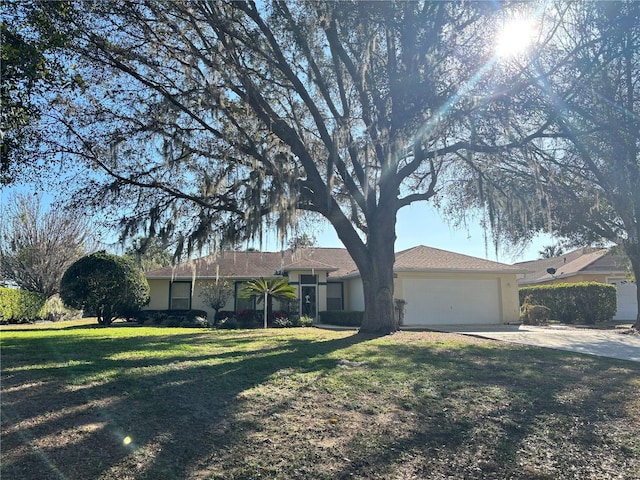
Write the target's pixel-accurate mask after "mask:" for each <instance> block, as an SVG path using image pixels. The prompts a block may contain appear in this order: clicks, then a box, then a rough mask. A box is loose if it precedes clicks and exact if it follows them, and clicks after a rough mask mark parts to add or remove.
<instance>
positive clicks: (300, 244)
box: [287, 233, 318, 250]
mask: <svg viewBox="0 0 640 480" xmlns="http://www.w3.org/2000/svg"><path fill="white" fill-rule="evenodd" d="M287 245H288V246H289V248H290V249H291V250H298V249H299V248H312V247H317V246H318V241H317V240H316V237H315V235H311V236H309V235H308V234H306V233H303V234H301V235H296V236H295V237H293V238H292V239H290V240H289V242H287Z"/></svg>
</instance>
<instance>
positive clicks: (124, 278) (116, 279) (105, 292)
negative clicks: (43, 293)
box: [60, 251, 149, 325]
mask: <svg viewBox="0 0 640 480" xmlns="http://www.w3.org/2000/svg"><path fill="white" fill-rule="evenodd" d="M60 297H61V298H62V301H63V302H64V303H65V305H67V306H70V307H73V308H82V309H85V310H89V311H91V312H93V313H94V314H95V315H96V316H97V317H98V323H100V324H102V325H109V324H111V322H113V320H114V319H116V318H118V317H130V316H132V315H134V314H135V312H137V311H138V310H140V308H141V307H142V306H144V305H146V304H147V303H148V302H149V283H148V282H147V278H146V277H145V276H144V273H142V270H140V269H139V268H137V267H136V265H135V264H134V263H133V261H132V260H131V259H129V258H126V257H119V256H117V255H112V254H110V253H107V252H104V251H101V252H96V253H93V254H91V255H87V256H86V257H82V258H81V259H80V260H78V261H76V262H75V263H73V264H72V265H71V266H70V267H69V268H68V269H67V271H66V272H65V273H64V276H63V277H62V282H61V284H60Z"/></svg>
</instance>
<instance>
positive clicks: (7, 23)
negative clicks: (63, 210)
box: [0, 0, 82, 185]
mask: <svg viewBox="0 0 640 480" xmlns="http://www.w3.org/2000/svg"><path fill="white" fill-rule="evenodd" d="M2 9H3V10H2V15H3V18H2V22H0V47H1V54H2V57H1V60H0V80H1V85H0V98H1V102H0V103H1V104H2V112H1V115H2V117H1V122H0V123H1V124H2V136H1V142H0V185H6V184H9V185H11V184H13V183H16V182H17V180H19V179H20V180H21V179H25V178H28V177H30V178H38V179H40V180H41V179H42V175H43V174H44V173H45V172H44V169H43V168H42V167H43V165H42V164H41V163H36V162H32V163H30V162H29V161H28V160H29V158H30V154H31V153H32V150H33V148H30V147H34V146H37V144H38V142H39V140H40V139H41V138H42V136H46V133H45V132H38V131H37V130H36V129H35V128H34V127H35V126H36V124H37V122H38V120H39V119H40V118H41V117H42V116H43V113H44V114H45V115H46V113H47V109H46V108H43V105H44V104H43V102H42V100H41V97H42V95H44V94H47V93H48V92H49V91H50V90H52V89H53V87H58V88H65V89H69V90H75V89H77V88H78V87H80V86H81V85H82V79H81V78H80V77H79V76H78V75H77V72H75V71H74V69H73V65H72V64H69V63H65V61H64V58H63V56H62V55H60V51H61V50H62V49H63V48H64V47H65V45H67V40H68V39H70V38H72V37H73V33H72V31H71V24H70V23H71V21H72V19H73V16H74V13H75V12H74V8H73V7H72V5H71V3H70V2H68V1H66V0H60V1H56V2H39V1H34V2H20V1H14V2H3V5H2ZM55 19H58V20H62V21H64V23H65V24H66V25H65V26H66V28H59V26H58V25H54V23H55V21H56V20H55ZM56 53H57V54H56ZM41 135H42V136H41ZM54 161H55V158H52V157H49V158H47V163H48V164H49V165H50V164H51V163H53V162H54ZM49 165H48V166H49Z"/></svg>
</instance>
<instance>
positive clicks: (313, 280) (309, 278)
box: [300, 275, 318, 285]
mask: <svg viewBox="0 0 640 480" xmlns="http://www.w3.org/2000/svg"><path fill="white" fill-rule="evenodd" d="M317 283H318V276H317V275H300V285H316V284H317Z"/></svg>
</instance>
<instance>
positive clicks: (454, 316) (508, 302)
mask: <svg viewBox="0 0 640 480" xmlns="http://www.w3.org/2000/svg"><path fill="white" fill-rule="evenodd" d="M394 270H395V271H396V282H395V288H394V290H395V291H394V295H395V298H397V299H402V300H404V301H405V302H406V305H405V309H404V319H403V321H402V324H403V325H404V326H407V327H418V326H429V325H499V324H503V323H515V322H518V321H519V317H520V304H519V299H518V279H517V276H518V275H519V274H522V273H524V270H522V269H520V268H517V267H512V266H511V265H505V264H503V263H498V262H492V261H490V260H485V259H482V258H476V257H470V256H467V255H461V254H458V253H453V252H448V251H445V250H438V249H435V248H429V247H424V246H419V247H414V248H412V249H409V250H405V251H402V252H399V253H397V254H396V264H395V269H394Z"/></svg>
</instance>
